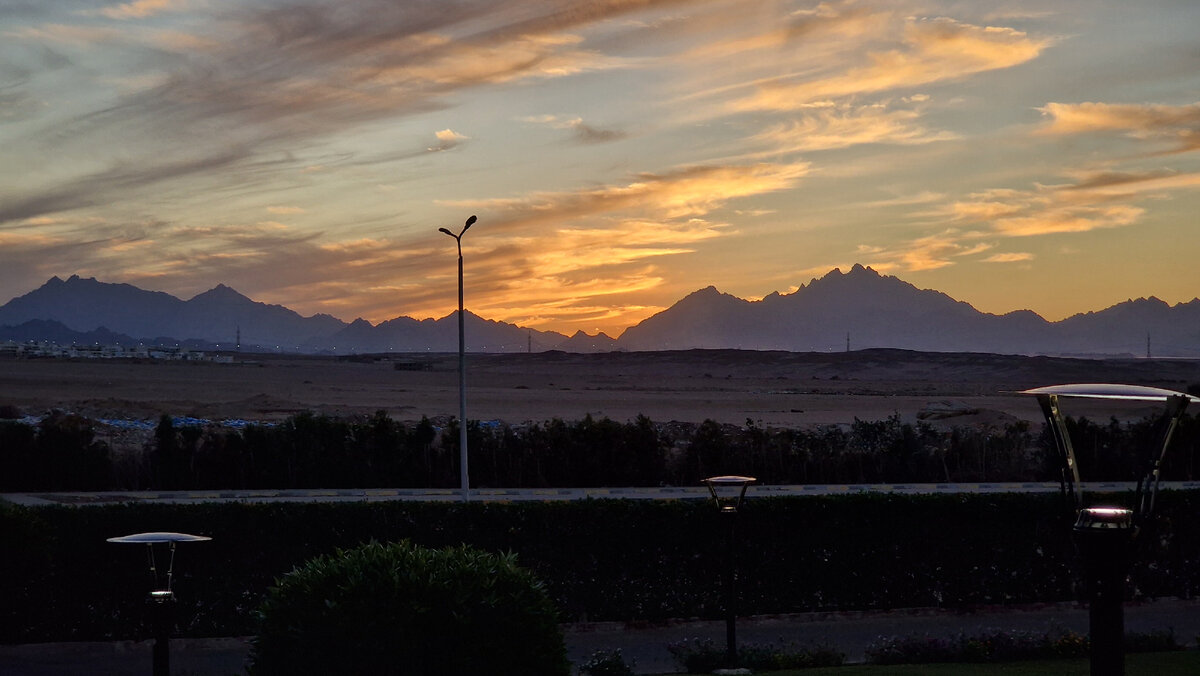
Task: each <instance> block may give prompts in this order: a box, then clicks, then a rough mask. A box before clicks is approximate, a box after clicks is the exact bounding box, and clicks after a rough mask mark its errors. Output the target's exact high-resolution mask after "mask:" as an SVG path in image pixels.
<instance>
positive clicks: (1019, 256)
mask: <svg viewBox="0 0 1200 676" xmlns="http://www.w3.org/2000/svg"><path fill="white" fill-rule="evenodd" d="M1034 258H1035V256H1034V255H1033V254H1031V253H998V254H994V255H991V256H988V257H987V258H984V259H983V260H982V261H981V262H983V263H1023V262H1025V261H1031V260H1033V259H1034Z"/></svg>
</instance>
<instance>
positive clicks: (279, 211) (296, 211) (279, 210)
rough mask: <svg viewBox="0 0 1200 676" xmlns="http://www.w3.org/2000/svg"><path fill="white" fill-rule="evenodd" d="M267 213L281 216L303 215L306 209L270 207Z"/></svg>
mask: <svg viewBox="0 0 1200 676" xmlns="http://www.w3.org/2000/svg"><path fill="white" fill-rule="evenodd" d="M267 212H268V213H272V214H281V215H287V214H302V213H304V209H303V208H301V207H288V206H269V207H267Z"/></svg>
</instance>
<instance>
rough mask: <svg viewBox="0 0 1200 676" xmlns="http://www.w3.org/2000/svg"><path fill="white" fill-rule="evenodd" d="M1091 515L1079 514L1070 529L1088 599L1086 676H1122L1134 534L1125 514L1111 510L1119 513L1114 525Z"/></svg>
mask: <svg viewBox="0 0 1200 676" xmlns="http://www.w3.org/2000/svg"><path fill="white" fill-rule="evenodd" d="M1095 511H1097V510H1090V509H1085V510H1082V511H1081V512H1080V515H1079V521H1078V522H1076V524H1075V528H1074V536H1075V537H1074V540H1075V546H1076V548H1077V549H1078V550H1079V556H1080V559H1082V563H1083V570H1084V576H1085V579H1084V583H1085V585H1086V591H1087V598H1088V639H1089V654H1090V662H1091V672H1090V673H1091V676H1124V675H1125V607H1124V603H1125V577H1126V575H1128V573H1129V565H1130V561H1131V559H1132V554H1133V542H1134V534H1135V532H1136V531H1135V530H1134V529H1133V528H1132V527H1131V523H1130V522H1129V514H1130V513H1129V511H1128V510H1112V511H1119V512H1122V514H1118V515H1116V516H1117V521H1115V522H1114V521H1105V522H1097V521H1096V520H1095V514H1094V513H1092V512H1095ZM1105 511H1109V510H1105ZM1089 513H1092V514H1089Z"/></svg>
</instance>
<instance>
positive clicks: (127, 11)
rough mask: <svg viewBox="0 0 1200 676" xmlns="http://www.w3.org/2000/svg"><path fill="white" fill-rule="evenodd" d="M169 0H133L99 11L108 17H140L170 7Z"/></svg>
mask: <svg viewBox="0 0 1200 676" xmlns="http://www.w3.org/2000/svg"><path fill="white" fill-rule="evenodd" d="M171 5H172V2H171V0H135V1H134V2H127V3H125V4H123V5H117V6H116V7H105V8H104V9H101V10H99V13H100V14H102V15H104V16H106V17H108V18H110V19H142V18H145V17H148V16H151V15H154V14H158V13H159V12H162V11H166V10H168V9H171Z"/></svg>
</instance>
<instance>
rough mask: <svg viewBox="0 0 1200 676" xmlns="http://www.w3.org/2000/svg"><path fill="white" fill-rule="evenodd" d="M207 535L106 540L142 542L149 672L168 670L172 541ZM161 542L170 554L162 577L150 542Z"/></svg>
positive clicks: (160, 675) (161, 674) (157, 674)
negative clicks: (150, 638) (150, 626)
mask: <svg viewBox="0 0 1200 676" xmlns="http://www.w3.org/2000/svg"><path fill="white" fill-rule="evenodd" d="M211 539H212V538H210V537H207V536H204V535H189V534H187V533H136V534H134V535H124V536H121V537H115V538H108V540H107V541H108V542H115V543H118V544H145V545H146V555H147V556H148V557H149V562H150V577H151V582H152V587H151V590H150V595H149V597H148V598H147V600H146V601H147V603H149V604H150V607H151V613H152V614H153V619H154V653H153V664H154V671H153V672H152V673H153V674H154V676H169V674H170V673H171V649H170V641H171V609H172V607H171V604H172V603H174V601H175V591H174V589H172V584H173V582H174V578H175V544H176V543H178V542H207V541H208V540H211ZM163 543H166V545H167V549H168V551H169V552H170V554H169V558H168V560H167V574H166V576H165V577H164V578H160V577H159V571H158V565H157V561H156V558H155V556H154V545H156V544H163Z"/></svg>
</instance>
